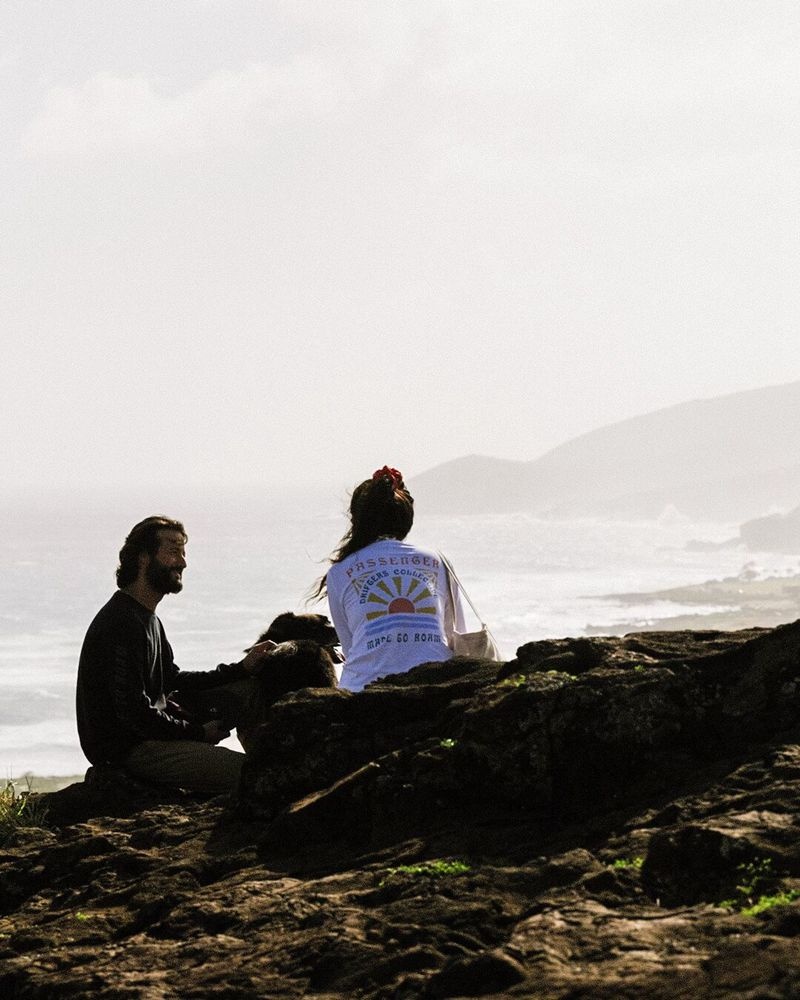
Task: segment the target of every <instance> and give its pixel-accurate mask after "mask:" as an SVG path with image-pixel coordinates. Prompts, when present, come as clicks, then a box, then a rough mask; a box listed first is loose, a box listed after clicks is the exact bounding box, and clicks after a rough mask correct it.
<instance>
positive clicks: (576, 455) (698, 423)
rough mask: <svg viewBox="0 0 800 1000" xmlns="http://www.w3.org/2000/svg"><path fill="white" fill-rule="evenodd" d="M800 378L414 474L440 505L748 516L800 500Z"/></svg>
mask: <svg viewBox="0 0 800 1000" xmlns="http://www.w3.org/2000/svg"><path fill="white" fill-rule="evenodd" d="M798 427H800V382H792V383H789V384H787V385H781V386H771V387H768V388H764V389H753V390H750V391H748V392H738V393H733V394H731V395H727V396H720V397H716V398H714V399H703V400H694V401H692V402H688V403H681V404H678V405H676V406H671V407H668V408H666V409H662V410H656V411H654V412H652V413H647V414H644V415H642V416H639V417H634V418H631V419H630V420H624V421H621V422H619V423H615V424H610V425H608V426H606V427H601V428H599V429H597V430H594V431H591V432H589V433H587V434H583V435H581V436H580V437H577V438H574V439H572V440H570V441H567V442H566V443H564V444H562V445H560V446H559V447H557V448H554V449H553V450H552V451H549V452H547V453H546V454H545V455H542V456H541V457H540V458H537V459H535V460H533V461H529V462H511V461H505V460H502V459H494V458H484V457H481V456H476V455H471V456H467V457H464V458H459V459H456V460H454V461H452V462H447V463H445V464H443V465H439V466H437V467H436V468H433V469H430V470H428V471H427V472H424V473H422V474H421V475H419V476H417V477H415V478H414V479H413V480H412V481H411V488H412V490H413V491H414V494H415V497H416V499H417V502H418V505H419V507H418V509H420V510H425V511H430V512H433V513H494V512H497V513H501V512H505V511H511V510H528V511H532V512H535V513H538V514H541V515H543V516H556V517H559V516H562V517H570V516H598V515H600V516H621V517H657V516H658V515H659V514H660V513H661V511H663V510H664V508H665V507H667V506H669V505H673V506H675V507H676V508H677V509H678V510H679V511H680V512H681V513H684V514H686V515H688V516H691V517H694V518H698V519H701V518H707V519H710V520H734V521H739V520H745V519H748V518H751V517H757V516H759V515H761V514H764V513H767V512H768V511H769V510H770V509H771V508H775V507H779V508H789V507H794V506H796V504H797V501H798V498H800V448H798V444H797V433H796V432H797V428H798Z"/></svg>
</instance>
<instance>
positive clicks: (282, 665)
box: [258, 639, 337, 702]
mask: <svg viewBox="0 0 800 1000" xmlns="http://www.w3.org/2000/svg"><path fill="white" fill-rule="evenodd" d="M258 679H259V683H260V684H261V688H262V690H263V692H264V693H265V695H266V696H267V700H268V702H273V701H276V700H277V699H278V698H281V697H283V695H284V694H287V693H288V692H289V691H297V690H299V689H300V688H335V687H336V686H337V681H336V670H335V668H334V665H333V659H332V657H331V655H330V653H329V652H328V650H327V649H325V647H324V646H320V644H319V643H318V642H314V641H313V640H311V639H289V640H287V641H286V642H280V643H278V645H277V646H276V647H275V649H274V650H273V651H272V652H271V653H270V654H269V656H267V657H265V658H264V660H263V661H262V665H261V668H260V670H259V671H258Z"/></svg>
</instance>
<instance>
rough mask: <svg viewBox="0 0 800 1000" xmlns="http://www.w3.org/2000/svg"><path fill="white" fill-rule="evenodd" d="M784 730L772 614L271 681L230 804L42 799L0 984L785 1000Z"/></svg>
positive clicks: (78, 992) (785, 712) (13, 870)
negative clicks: (324, 680)
mask: <svg viewBox="0 0 800 1000" xmlns="http://www.w3.org/2000/svg"><path fill="white" fill-rule="evenodd" d="M799 744H800V623H795V624H792V625H787V626H783V627H780V628H776V629H753V630H748V631H744V632H735V633H732V632H727V633H724V632H682V633H679V632H665V633H646V634H644V633H643V634H638V635H628V636H625V637H622V638H607V637H605V638H601V637H597V638H591V639H564V640H552V641H547V642H536V643H529V644H527V645H525V646H523V647H521V648H520V650H519V651H518V654H517V657H516V659H515V660H513V661H512V662H511V663H508V664H503V665H498V664H489V663H477V662H474V661H468V660H453V661H451V662H450V663H448V664H444V665H433V664H431V665H425V666H422V667H419V668H417V670H415V671H412V672H411V673H409V674H406V675H401V676H398V677H395V678H392V679H389V680H387V681H385V682H383V683H381V684H378V685H374V686H372V687H370V688H369V689H368V690H366V691H365V692H363V693H361V694H359V695H353V694H350V693H347V692H341V691H329V690H306V691H301V692H296V693H294V694H292V695H290V696H288V697H287V698H285V699H283V700H282V701H281V702H279V703H278V704H276V705H275V706H274V708H273V711H272V714H271V718H270V720H269V722H268V723H267V724H266V725H265V726H264V727H263V728H262V730H261V731H260V732H259V738H258V741H257V746H256V749H255V751H254V753H253V755H252V757H251V759H250V761H249V762H248V764H247V765H246V767H245V770H244V773H243V778H242V784H241V787H240V789H239V793H238V795H237V797H236V799H235V801H232V800H226V799H219V798H218V799H211V800H207V801H200V800H198V799H197V798H196V797H192V796H188V795H184V794H182V793H179V792H173V793H169V794H165V793H163V792H159V791H157V790H155V789H152V788H145V787H143V786H140V785H136V784H134V783H131V782H128V781H126V780H125V779H124V778H123V777H121V776H119V775H117V776H114V775H110V774H106V775H103V774H100V775H97V774H93V775H92V780H91V781H89V782H86V783H82V784H79V785H73V786H70V787H69V788H67V789H64V790H63V791H61V792H57V793H53V794H51V795H49V796H46V797H44V798H46V800H47V803H48V805H49V807H50V814H49V819H50V822H51V825H52V828H51V829H49V830H40V829H22V830H19V831H18V833H17V835H16V839H15V840H14V841H12V843H11V844H10V845H6V847H5V848H4V849H2V850H0V996H2V997H4V998H5V997H8V998H23V997H24V998H35V1000H44V998H47V1000H58V998H67V997H70V998H73V997H103V998H106V997H107V998H117V997H130V998H142V1000H150V998H161V997H169V998H173V997H174V998H179V997H180V998H184V997H186V998H195V997H196V998H201V997H220V998H248V1000H249V998H253V1000H255V998H264V997H267V998H268V997H295V996H308V997H316V998H326V1000H331V998H334V997H335V998H340V997H341V998H351V997H368V998H387V1000H388V998H392V1000H403V998H407V1000H411V998H416V997H421V998H427V997H430V998H440V997H441V998H445V997H460V996H491V997H515V996H516V997H535V998H548V1000H553V998H560V1000H567V998H569V1000H579V998H586V1000H588V998H597V1000H606V998H607V1000H612V998H613V1000H620V998H631V1000H632V998H641V997H653V998H686V1000H689V998H691V1000H697V998H723V997H725V998H728V997H730V998H733V997H737V998H742V997H743V998H750V1000H768V998H784V1000H788V998H798V997H800V939H798V936H797V935H798V931H800V898H798V900H797V901H796V902H795V901H794V899H793V897H794V894H795V893H797V895H798V897H800V745H799ZM456 862H457V863H456ZM723 902H727V905H726V906H721V905H720V904H721V903H723ZM753 904H759V906H757V907H756V909H760V912H755V913H750V912H748V910H749V909H751V908H752V907H753Z"/></svg>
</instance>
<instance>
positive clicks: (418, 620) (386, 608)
mask: <svg viewBox="0 0 800 1000" xmlns="http://www.w3.org/2000/svg"><path fill="white" fill-rule="evenodd" d="M327 591H328V602H329V604H330V610H331V618H332V619H333V623H334V625H335V626H336V630H337V632H338V634H339V640H340V642H341V643H342V647H343V649H344V651H345V657H346V659H345V665H344V669H343V672H342V678H341V682H340V686H341V687H343V688H346V689H347V690H350V691H360V690H361V689H362V688H363V687H364V686H365V685H366V684H369V683H370V682H371V681H374V680H376V679H377V678H379V677H384V676H386V675H387V674H394V673H402V672H403V671H405V670H409V669H410V668H411V667H413V666H416V665H417V664H419V663H426V662H428V661H430V660H448V659H450V657H451V656H452V655H453V653H452V650H451V649H450V648H449V647H448V645H447V635H448V632H450V631H452V621H453V609H452V604H451V601H450V597H449V593H448V582H447V573H446V569H445V567H444V565H443V564H442V561H441V559H440V557H439V555H438V554H437V553H436V552H432V551H429V550H426V549H420V548H417V547H416V546H415V545H410V544H409V543H408V542H404V541H399V540H398V539H396V538H382V539H379V540H378V541H376V542H373V543H372V544H371V545H367V546H365V547H364V548H361V549H358V550H357V551H356V552H353V553H352V554H350V555H348V556H346V557H345V558H343V559H342V560H341V561H340V562H336V563H334V564H333V565H332V566H331V568H330V570H329V571H328V575H327ZM459 610H460V609H459ZM458 617H460V615H458Z"/></svg>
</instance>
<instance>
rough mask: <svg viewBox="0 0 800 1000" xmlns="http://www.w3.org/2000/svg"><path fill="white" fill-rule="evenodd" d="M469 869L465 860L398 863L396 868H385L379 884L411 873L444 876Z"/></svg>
mask: <svg viewBox="0 0 800 1000" xmlns="http://www.w3.org/2000/svg"><path fill="white" fill-rule="evenodd" d="M468 871H471V866H470V865H468V864H467V863H466V862H465V861H443V860H441V859H438V858H437V859H436V860H435V861H424V862H422V863H420V864H418V865H398V866H397V867H396V868H387V869H386V870H385V875H384V877H383V878H382V879H381V881H380V883H379V885H380V886H384V885H386V884H387V883H388V882H390V881H392V880H394V879H396V878H397V877H398V876H402V875H411V876H415V877H423V878H433V879H437V878H446V877H448V876H450V875H463V874H464V873H465V872H468Z"/></svg>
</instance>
